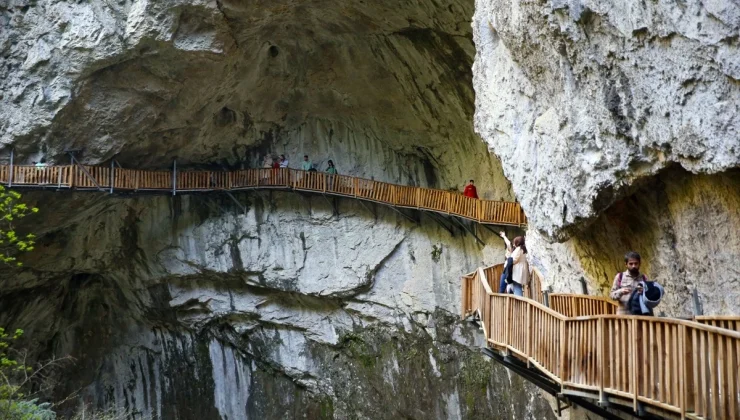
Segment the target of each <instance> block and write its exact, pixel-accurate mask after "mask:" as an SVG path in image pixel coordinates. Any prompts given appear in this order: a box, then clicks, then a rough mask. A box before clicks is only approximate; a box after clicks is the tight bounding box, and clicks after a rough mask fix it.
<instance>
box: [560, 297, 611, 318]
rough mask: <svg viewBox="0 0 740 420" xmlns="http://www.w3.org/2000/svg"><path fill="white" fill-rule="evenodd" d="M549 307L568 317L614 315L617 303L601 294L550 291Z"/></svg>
mask: <svg viewBox="0 0 740 420" xmlns="http://www.w3.org/2000/svg"><path fill="white" fill-rule="evenodd" d="M548 298H549V301H550V308H551V309H552V310H554V311H555V312H558V313H560V314H563V315H565V316H568V317H577V316H592V315H614V314H616V313H617V303H616V302H614V301H613V300H611V299H609V298H606V297H603V296H589V295H575V294H565V293H551V294H550V295H549V296H548Z"/></svg>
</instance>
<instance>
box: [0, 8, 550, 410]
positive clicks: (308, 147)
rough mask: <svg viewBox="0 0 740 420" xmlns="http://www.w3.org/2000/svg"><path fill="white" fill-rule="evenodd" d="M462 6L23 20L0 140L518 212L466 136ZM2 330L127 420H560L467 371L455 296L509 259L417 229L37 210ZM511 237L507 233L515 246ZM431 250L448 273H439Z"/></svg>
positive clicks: (70, 204)
mask: <svg viewBox="0 0 740 420" xmlns="http://www.w3.org/2000/svg"><path fill="white" fill-rule="evenodd" d="M472 6H473V5H472V2H470V1H455V0H451V1H442V2H436V1H414V2H405V3H401V4H399V3H398V2H394V1H381V2H372V3H368V2H363V1H352V2H346V1H335V2H319V1H312V2H294V1H258V2H249V3H244V2H237V1H228V0H224V1H198V0H192V1H180V0H178V1H175V0H172V1H170V0H167V1H156V2H155V1H146V0H139V1H118V2H73V3H70V2H62V1H52V0H48V1H33V2H32V1H22V0H13V1H11V2H10V3H9V4H7V5H2V6H0V24H1V25H2V28H3V30H2V31H0V52H1V53H2V57H3V65H2V66H0V87H2V92H3V93H2V96H0V105H1V106H0V141H2V143H3V145H5V146H6V147H5V154H4V155H3V156H2V158H4V159H7V157H8V155H9V153H8V151H9V149H10V148H11V147H12V148H13V149H14V151H15V163H16V164H18V163H30V162H31V161H34V160H37V159H41V158H46V159H47V160H48V161H49V162H60V161H62V162H65V163H66V162H67V159H68V157H67V156H66V155H65V150H68V149H75V150H78V152H77V156H78V158H79V159H80V160H81V161H82V162H86V163H91V164H96V163H105V164H107V163H108V162H109V161H110V160H111V159H115V160H116V161H117V162H119V163H121V164H122V165H124V166H126V167H134V168H159V167H169V166H170V165H172V162H173V160H175V159H176V160H177V163H178V167H179V168H181V169H183V168H184V169H187V168H203V167H206V168H218V169H222V168H239V167H255V166H258V165H261V163H262V158H263V156H264V155H265V154H282V153H284V154H287V155H288V157H289V158H290V159H291V160H292V165H291V166H292V167H297V166H298V161H299V160H300V158H301V157H302V155H303V154H309V155H310V156H311V159H312V160H313V162H314V163H315V164H317V166H319V168H320V169H323V167H324V166H325V163H326V161H327V160H328V159H333V160H334V161H335V162H336V164H337V167H338V169H339V171H340V173H342V174H351V175H359V176H364V177H368V178H375V179H379V180H385V181H393V182H398V183H401V184H408V185H422V186H433V187H437V188H445V189H446V188H457V189H460V188H461V187H462V185H463V183H464V182H465V181H466V180H467V179H470V178H474V179H476V180H477V184H478V186H479V187H478V188H479V192H480V194H481V196H482V197H485V198H489V199H502V198H504V199H508V200H512V199H513V195H512V192H511V188H510V185H509V183H508V181H507V180H506V179H505V178H504V177H503V174H502V172H501V166H500V163H499V162H498V160H497V159H496V158H495V156H492V155H491V154H490V153H489V152H488V150H487V147H486V145H485V144H484V143H483V142H481V141H480V139H479V138H478V137H477V136H476V135H475V133H474V132H473V126H472V118H473V102H474V99H473V89H472V83H471V80H472V73H471V66H472V60H473V54H474V47H473V42H472V35H471V28H470V23H469V19H470V16H472V14H473V9H472ZM26 198H27V199H29V200H31V201H32V202H33V203H34V204H36V205H38V206H39V207H40V209H41V212H40V213H39V218H37V219H35V220H31V219H29V220H28V224H27V225H23V226H21V227H20V228H21V229H28V230H33V231H34V232H36V233H37V234H38V235H39V241H38V246H37V249H36V250H35V251H34V252H33V253H32V254H30V255H28V256H27V257H26V258H25V259H24V262H25V268H24V269H23V270H21V271H14V272H9V271H7V270H5V271H4V272H3V274H4V275H3V276H0V325H8V326H13V327H21V328H24V329H25V331H26V336H27V337H28V338H29V341H28V343H27V344H28V346H29V347H30V348H31V349H32V350H33V352H34V354H35V355H37V356H38V357H41V358H43V357H45V356H48V355H51V354H56V355H61V354H70V355H72V356H74V357H75V358H76V360H77V363H76V364H75V365H74V367H72V368H70V369H69V370H68V371H66V372H65V373H64V375H65V376H64V377H65V379H66V380H65V381H64V385H63V386H60V387H58V389H57V390H56V394H57V395H56V396H55V397H56V398H63V397H66V396H67V395H69V394H70V393H72V392H75V391H78V392H79V398H78V399H75V400H74V403H73V404H70V407H68V408H69V409H74V408H75V407H76V406H78V404H79V403H83V402H84V403H87V404H90V405H91V406H93V407H105V406H116V407H120V408H122V409H125V410H128V412H129V413H131V416H132V417H136V418H141V417H142V416H143V417H147V416H151V417H153V418H162V419H175V418H179V419H211V418H213V419H217V418H222V419H230V420H233V419H244V418H336V419H346V418H358V419H384V418H389V419H390V418H415V419H426V418H449V419H458V418H482V417H492V416H503V417H506V418H525V417H536V418H553V412H552V409H551V408H550V406H549V405H548V404H547V402H546V401H545V400H544V399H543V398H542V397H540V396H539V395H538V394H537V393H536V392H534V390H533V388H532V387H531V386H528V385H525V384H524V382H523V381H522V380H521V379H520V378H518V377H516V376H515V375H510V374H509V373H508V372H506V371H505V370H504V369H502V368H500V367H498V366H495V365H493V364H492V363H491V362H490V361H489V360H487V359H485V358H484V357H483V356H482V355H481V354H480V353H479V352H478V347H479V346H480V345H481V342H480V339H481V337H480V336H479V335H478V334H477V333H476V332H475V330H474V328H473V327H472V326H470V325H469V324H463V323H461V322H460V321H459V320H458V319H457V318H456V316H457V313H458V310H459V300H460V299H459V276H460V275H461V274H463V273H465V272H468V271H470V270H471V269H473V268H475V267H477V266H479V265H483V264H491V263H494V262H497V261H499V260H500V259H501V256H502V253H501V243H500V240H499V239H497V238H496V237H495V236H494V235H493V234H492V233H490V232H487V231H484V232H481V233H480V234H481V235H482V237H483V239H484V240H486V242H488V243H489V245H487V246H485V247H480V246H478V245H477V244H476V242H475V241H474V240H473V238H472V237H470V236H469V235H466V234H464V231H463V230H462V229H458V228H455V229H454V231H453V232H454V236H452V235H451V234H450V232H448V231H447V230H445V229H443V228H442V227H440V226H439V225H437V224H436V222H435V221H433V220H432V219H430V218H428V217H426V216H422V219H421V220H420V222H419V223H414V222H411V221H409V220H406V219H405V218H404V217H402V216H401V215H399V214H397V213H395V212H393V211H391V210H389V209H385V208H383V207H377V206H374V205H368V206H367V207H365V206H363V205H361V204H359V203H356V202H352V201H351V200H339V201H338V203H337V205H338V213H339V214H334V209H333V208H332V203H330V202H329V201H328V200H327V199H325V198H324V197H321V196H304V195H299V194H293V193H284V192H269V191H263V192H257V193H240V194H236V195H235V198H236V200H238V201H239V202H240V205H242V206H245V207H246V208H245V209H243V208H241V207H240V206H237V205H236V204H235V203H234V202H233V201H232V200H231V199H230V198H229V197H227V196H225V195H218V194H215V195H214V194H208V195H192V196H176V197H166V196H165V197H163V196H159V197H152V196H142V195H139V194H137V195H118V194H116V195H114V196H107V195H104V194H99V193H67V192H58V193H55V192H49V191H47V192H34V193H28V194H26ZM509 233H510V235H511V234H512V233H514V232H509ZM435 249H438V250H439V249H441V253H438V252H433V251H434V250H435Z"/></svg>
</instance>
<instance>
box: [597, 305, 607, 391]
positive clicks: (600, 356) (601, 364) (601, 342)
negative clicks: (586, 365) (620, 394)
mask: <svg viewBox="0 0 740 420" xmlns="http://www.w3.org/2000/svg"><path fill="white" fill-rule="evenodd" d="M596 341H597V343H598V346H599V348H598V350H597V352H596V366H598V369H599V376H598V378H599V403H600V404H604V403H606V400H604V370H605V369H606V360H605V357H604V353H606V352H605V349H604V347H605V346H606V340H605V339H604V318H603V317H602V318H599V321H598V324H597V325H596Z"/></svg>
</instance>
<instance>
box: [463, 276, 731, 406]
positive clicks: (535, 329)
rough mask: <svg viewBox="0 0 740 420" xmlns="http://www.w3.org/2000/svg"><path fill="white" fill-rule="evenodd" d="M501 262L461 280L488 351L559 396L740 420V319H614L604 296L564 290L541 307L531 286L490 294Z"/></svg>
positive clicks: (465, 309)
mask: <svg viewBox="0 0 740 420" xmlns="http://www.w3.org/2000/svg"><path fill="white" fill-rule="evenodd" d="M501 269H502V266H501V265H499V266H493V267H486V268H479V269H478V270H476V271H475V272H473V273H470V274H468V275H465V276H463V277H462V316H463V318H466V317H468V316H470V315H477V316H478V317H479V319H480V322H481V327H482V329H483V332H484V334H485V337H486V342H487V343H488V347H489V348H490V349H493V350H495V351H497V352H502V353H505V354H507V355H509V356H511V357H514V358H516V359H519V360H520V361H521V362H523V363H526V365H527V366H528V367H530V368H532V369H535V370H537V371H538V372H540V373H542V374H543V375H545V376H547V377H549V378H550V380H551V381H553V382H555V383H557V384H559V386H560V388H561V393H562V395H564V396H566V397H567V396H568V395H573V396H577V397H585V398H588V399H593V400H595V401H598V402H599V404H600V405H609V404H611V405H615V404H618V405H622V406H627V407H629V408H631V409H632V410H634V412H638V404H639V405H640V408H644V409H645V410H646V411H647V412H650V413H651V414H654V415H657V416H660V417H664V418H680V419H686V418H688V419H716V420H720V419H738V418H740V332H738V330H739V329H740V317H732V316H729V317H711V316H702V317H695V318H693V319H692V320H682V319H672V318H659V317H640V316H617V315H614V312H615V309H616V306H615V305H614V303H613V302H611V301H609V300H608V299H606V298H603V297H594V296H582V295H569V294H559V295H557V294H551V295H549V296H548V299H547V300H549V303H550V307H547V306H545V305H544V304H543V299H542V296H541V295H537V294H536V293H534V292H532V291H530V292H529V293H528V297H517V296H513V295H505V294H498V293H493V290H496V289H497V288H498V282H499V277H498V276H496V274H498V275H500V272H501ZM536 281H539V278H537V279H536ZM535 287H537V288H539V287H540V286H539V285H538V284H534V285H533V288H535ZM533 294H534V296H533Z"/></svg>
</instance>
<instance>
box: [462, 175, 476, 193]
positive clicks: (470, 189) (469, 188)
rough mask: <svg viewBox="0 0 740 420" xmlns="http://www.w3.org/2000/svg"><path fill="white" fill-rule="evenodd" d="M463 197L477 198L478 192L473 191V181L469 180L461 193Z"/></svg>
mask: <svg viewBox="0 0 740 420" xmlns="http://www.w3.org/2000/svg"><path fill="white" fill-rule="evenodd" d="M463 195H464V196H465V197H470V198H478V190H476V189H475V185H473V180H472V179H471V180H470V183H469V184H468V185H466V186H465V191H463Z"/></svg>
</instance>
